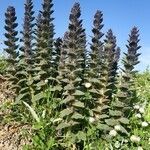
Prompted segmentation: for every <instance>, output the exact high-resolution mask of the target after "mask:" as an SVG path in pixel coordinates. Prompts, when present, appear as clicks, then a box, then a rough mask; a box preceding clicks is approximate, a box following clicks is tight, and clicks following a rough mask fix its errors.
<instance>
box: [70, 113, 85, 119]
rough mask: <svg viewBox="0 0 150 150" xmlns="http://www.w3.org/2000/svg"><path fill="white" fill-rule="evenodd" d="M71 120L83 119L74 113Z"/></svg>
mask: <svg viewBox="0 0 150 150" xmlns="http://www.w3.org/2000/svg"><path fill="white" fill-rule="evenodd" d="M71 118H73V119H83V118H84V117H83V115H81V114H79V113H74V114H73V115H72V117H71Z"/></svg>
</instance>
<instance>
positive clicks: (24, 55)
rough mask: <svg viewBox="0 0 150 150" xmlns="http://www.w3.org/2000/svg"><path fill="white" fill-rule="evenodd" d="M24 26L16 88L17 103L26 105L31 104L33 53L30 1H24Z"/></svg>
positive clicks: (31, 8) (32, 12)
mask: <svg viewBox="0 0 150 150" xmlns="http://www.w3.org/2000/svg"><path fill="white" fill-rule="evenodd" d="M24 6H25V7H24V8H25V13H24V24H23V31H22V32H21V33H22V38H21V40H20V41H21V42H22V46H21V48H20V51H21V53H20V56H19V63H18V72H17V76H18V78H19V82H18V86H19V87H20V91H19V95H18V97H17V99H16V100H17V101H19V100H24V101H26V102H28V103H30V104H31V103H32V102H31V101H32V97H33V94H34V93H33V91H34V90H33V87H32V86H33V85H32V84H31V83H33V73H34V72H33V64H34V59H33V56H34V54H33V52H34V50H33V49H34V45H35V44H34V26H35V23H34V19H35V17H34V16H33V15H34V11H33V2H32V0H26V3H25V5H24Z"/></svg>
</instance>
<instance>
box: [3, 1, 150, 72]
mask: <svg viewBox="0 0 150 150" xmlns="http://www.w3.org/2000/svg"><path fill="white" fill-rule="evenodd" d="M24 2H25V0H0V43H1V44H0V51H1V52H2V49H3V48H4V44H3V40H4V33H5V30H4V25H5V23H4V19H5V17H4V13H5V11H6V9H7V7H8V6H10V5H11V6H14V7H15V8H16V14H17V17H18V19H17V22H18V23H19V26H18V30H19V31H20V30H22V24H23V15H24ZM75 2H79V3H80V5H81V13H82V15H81V19H83V27H84V28H85V29H86V33H87V39H88V42H90V40H91V38H90V36H91V35H92V33H91V29H92V21H93V16H94V14H95V12H96V11H97V10H100V11H102V12H103V19H104V21H103V23H104V28H103V30H102V31H103V32H104V33H106V32H107V30H108V29H110V28H111V29H112V30H113V33H114V35H115V36H116V37H117V45H118V46H119V47H120V48H121V51H122V53H123V52H126V51H127V48H126V46H125V45H126V44H127V40H128V35H129V33H130V31H131V29H132V27H134V26H137V27H138V29H139V33H140V39H141V40H140V42H139V44H140V45H141V46H142V48H141V49H140V50H139V52H140V53H142V54H141V56H140V57H139V59H140V61H141V63H140V64H138V66H137V69H138V70H139V71H143V70H145V69H146V68H147V66H148V65H150V19H149V18H150V0H53V3H54V7H53V9H54V13H53V17H54V18H55V20H54V25H55V32H56V34H55V37H62V36H63V34H64V32H65V31H66V30H67V26H68V22H69V19H68V18H69V13H70V10H71V7H72V6H73V4H74V3H75ZM33 3H34V10H35V12H36V13H35V16H37V14H38V11H39V10H40V9H41V3H42V0H33Z"/></svg>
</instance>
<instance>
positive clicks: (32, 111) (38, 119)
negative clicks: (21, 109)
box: [23, 101, 40, 122]
mask: <svg viewBox="0 0 150 150" xmlns="http://www.w3.org/2000/svg"><path fill="white" fill-rule="evenodd" d="M23 104H24V105H25V106H26V107H27V108H28V109H29V111H30V112H31V114H32V116H33V118H34V119H35V120H36V121H37V122H40V118H39V117H38V115H37V114H36V112H35V111H34V109H33V108H32V107H30V106H29V104H28V103H26V102H24V101H23Z"/></svg>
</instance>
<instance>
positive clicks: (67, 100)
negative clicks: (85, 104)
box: [60, 95, 74, 104]
mask: <svg viewBox="0 0 150 150" xmlns="http://www.w3.org/2000/svg"><path fill="white" fill-rule="evenodd" d="M71 101H74V96H70V95H69V96H67V97H66V98H65V99H63V100H62V101H61V102H60V104H66V103H68V102H71Z"/></svg>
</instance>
